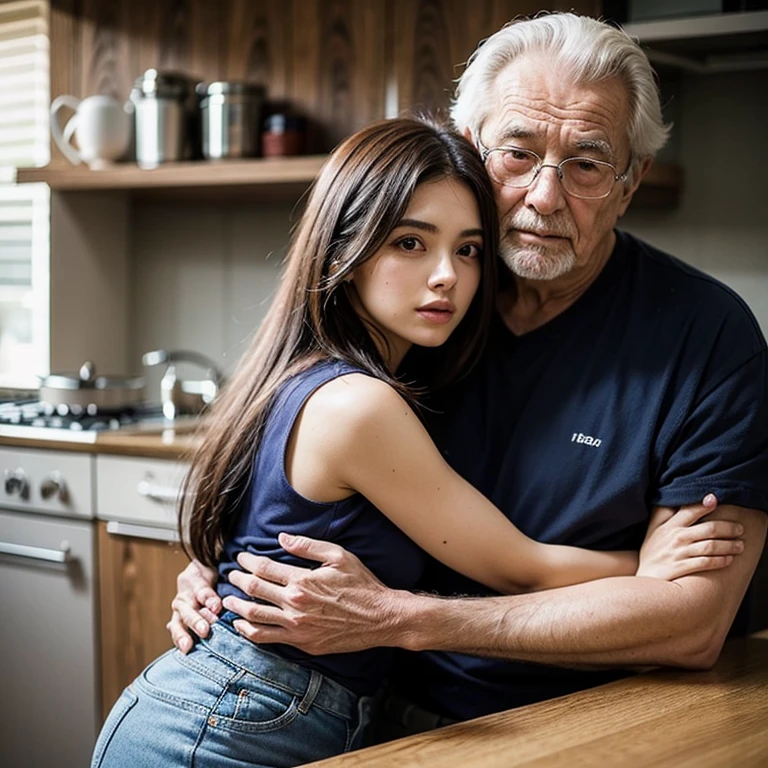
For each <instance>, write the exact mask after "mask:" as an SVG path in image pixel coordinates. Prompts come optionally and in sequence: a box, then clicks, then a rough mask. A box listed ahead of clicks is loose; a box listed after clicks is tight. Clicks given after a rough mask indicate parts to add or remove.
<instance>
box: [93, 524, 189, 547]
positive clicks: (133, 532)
mask: <svg viewBox="0 0 768 768" xmlns="http://www.w3.org/2000/svg"><path fill="white" fill-rule="evenodd" d="M107 533H109V534H111V535H112V536H130V537H132V538H134V539H152V540H153V541H172V542H177V541H178V540H179V534H178V533H177V532H176V531H175V530H173V529H172V528H155V527H154V526H151V525H133V524H132V523H118V522H117V521H115V520H110V521H109V522H108V523H107Z"/></svg>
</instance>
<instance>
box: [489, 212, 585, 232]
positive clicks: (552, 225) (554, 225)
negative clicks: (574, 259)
mask: <svg viewBox="0 0 768 768" xmlns="http://www.w3.org/2000/svg"><path fill="white" fill-rule="evenodd" d="M504 224H505V227H504V229H505V230H509V229H521V230H523V231H525V232H537V233H543V234H546V235H554V236H555V237H573V235H574V234H575V233H574V229H573V226H572V225H571V223H570V222H569V221H568V220H567V219H565V218H563V217H558V216H556V215H553V216H539V215H538V214H537V213H535V212H534V211H532V210H530V209H529V208H520V209H519V210H517V211H515V212H514V213H512V214H510V216H509V218H508V219H506V220H505V222H504Z"/></svg>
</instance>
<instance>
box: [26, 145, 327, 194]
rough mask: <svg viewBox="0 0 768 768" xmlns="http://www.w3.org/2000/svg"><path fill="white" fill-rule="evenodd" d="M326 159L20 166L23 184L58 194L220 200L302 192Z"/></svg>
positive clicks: (321, 157) (309, 157)
mask: <svg viewBox="0 0 768 768" xmlns="http://www.w3.org/2000/svg"><path fill="white" fill-rule="evenodd" d="M325 160H326V156H325V155H311V156H304V157H286V158H270V159H256V160H222V161H215V162H214V161H211V162H208V161H197V162H182V163H166V164H164V165H161V166H160V167H158V168H153V169H151V170H146V169H142V168H139V167H138V166H137V165H134V164H133V163H115V164H114V165H111V166H109V167H108V168H104V169H100V170H91V169H89V168H87V167H86V166H84V165H83V166H56V167H46V168H19V170H18V171H17V176H16V180H17V182H18V183H20V184H30V183H35V182H45V183H46V184H48V186H49V187H50V188H51V191H53V192H94V191H105V192H106V191H110V192H127V193H130V194H131V195H132V196H134V197H140V198H145V197H151V198H165V199H190V198H199V199H213V200H215V199H220V198H232V197H243V198H252V197H254V196H256V197H259V198H263V199H274V198H275V197H277V198H283V199H285V198H289V197H295V196H297V195H298V194H301V193H302V192H303V191H304V190H305V189H306V188H307V187H308V186H309V185H310V184H311V182H312V181H313V179H314V178H315V176H316V175H317V173H318V171H319V170H320V168H321V167H322V165H323V163H324V162H325Z"/></svg>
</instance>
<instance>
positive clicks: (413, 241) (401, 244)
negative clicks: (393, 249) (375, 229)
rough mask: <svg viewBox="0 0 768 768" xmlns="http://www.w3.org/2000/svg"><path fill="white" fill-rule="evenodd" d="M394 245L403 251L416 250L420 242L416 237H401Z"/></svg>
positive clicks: (419, 246)
mask: <svg viewBox="0 0 768 768" xmlns="http://www.w3.org/2000/svg"><path fill="white" fill-rule="evenodd" d="M395 245H397V247H398V248H402V249H403V250H404V251H416V250H419V249H420V248H421V242H420V241H419V239H418V238H417V237H401V238H400V239H399V240H398V241H397V243H395Z"/></svg>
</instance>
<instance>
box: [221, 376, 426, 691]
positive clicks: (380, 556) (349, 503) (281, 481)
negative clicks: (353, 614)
mask: <svg viewBox="0 0 768 768" xmlns="http://www.w3.org/2000/svg"><path fill="white" fill-rule="evenodd" d="M349 373H365V372H364V371H362V370H360V369H358V368H354V367H353V366H351V365H348V364H347V363H343V362H340V361H328V362H323V363H318V364H317V365H315V366H313V367H312V368H310V369H309V370H307V371H305V372H304V373H300V374H298V375H297V376H294V377H293V378H291V379H290V380H289V381H288V382H286V383H285V384H284V385H283V386H282V387H281V389H280V390H279V391H278V393H277V395H276V396H275V400H274V403H273V405H272V407H271V409H270V414H269V416H268V418H267V423H266V426H265V429H264V432H263V436H262V439H261V442H260V443H259V448H258V450H257V452H256V457H255V460H254V467H253V474H252V477H251V482H250V485H249V488H248V493H247V496H246V498H245V501H244V504H243V508H242V511H241V513H240V517H239V519H238V523H237V526H236V529H235V531H234V533H233V536H232V537H231V538H230V540H229V541H228V542H227V544H226V545H225V548H224V553H223V554H222V558H221V562H220V564H219V580H218V585H217V591H218V594H219V595H220V596H221V597H226V596H227V595H235V596H236V597H240V598H243V599H249V598H248V596H247V595H245V594H244V593H243V592H241V591H240V590H239V589H237V587H235V586H234V585H232V584H230V583H229V581H227V575H228V574H229V573H230V572H231V571H233V570H239V567H240V566H239V565H238V564H237V561H236V559H235V558H236V557H237V555H238V554H239V553H240V552H243V551H247V552H252V553H253V554H256V555H265V556H266V557H270V558H272V559H273V560H276V561H279V562H282V563H288V564H290V565H302V566H306V567H316V566H317V563H314V562H312V563H310V562H307V561H304V560H301V559H299V558H296V557H294V556H292V555H289V554H288V553H287V552H286V551H285V550H284V549H282V548H281V547H280V545H279V544H278V542H277V536H278V534H279V533H280V532H281V531H283V532H285V533H291V534H294V535H297V536H299V535H301V536H311V537H312V538H315V539H323V540H325V541H332V542H334V543H335V544H339V545H340V546H342V547H344V548H345V549H346V550H348V551H349V552H352V553H353V554H355V555H357V557H359V558H360V560H362V562H363V563H364V564H365V565H366V566H367V567H368V568H369V569H370V570H371V571H373V573H374V574H375V575H376V576H377V577H378V578H379V579H381V581H383V582H384V583H385V584H386V585H388V586H390V587H393V588H394V589H412V588H413V587H414V586H415V585H416V583H417V581H418V580H419V578H420V577H421V576H422V574H423V572H424V567H425V565H426V562H427V555H426V554H425V553H424V552H423V551H422V550H421V549H419V547H418V546H416V544H414V543H413V542H412V541H411V540H410V539H409V538H408V537H407V536H406V535H405V534H404V533H403V532H402V531H401V530H400V529H399V528H397V527H396V526H395V525H394V523H392V522H390V520H389V519H388V518H387V517H385V516H384V515H383V514H382V513H381V512H379V510H378V509H376V507H374V506H373V505H372V504H371V503H370V502H369V501H368V500H367V499H366V498H365V497H363V496H361V495H360V494H358V493H356V494H354V495H352V496H350V497H348V498H346V499H343V500H342V501H337V502H331V503H325V502H317V501H312V500H310V499H307V498H305V497H304V496H302V495H301V494H299V493H298V492H297V491H296V490H294V488H293V487H292V486H291V484H290V483H289V482H288V478H287V476H286V474H285V452H286V448H287V445H288V438H289V437H290V434H291V430H292V428H293V424H294V422H295V421H296V418H297V416H298V415H299V412H300V411H301V408H302V407H303V405H304V403H305V402H306V401H307V398H308V397H309V396H310V395H311V394H312V393H313V392H314V391H315V390H316V389H317V388H318V387H320V386H322V385H323V384H325V383H327V382H328V381H331V380H332V379H335V378H336V377H338V376H344V375H346V374H349ZM266 647H267V648H268V649H269V650H270V651H271V652H273V653H277V654H279V655H281V656H283V657H284V658H286V659H289V660H291V661H295V662H298V663H300V664H301V665H302V666H305V667H309V668H311V669H316V670H318V671H319V672H322V673H323V674H325V675H328V676H329V677H331V678H333V679H334V680H336V681H337V682H339V683H341V684H342V685H344V686H346V687H347V688H349V689H350V690H352V691H354V692H355V693H357V694H360V695H370V694H372V693H374V692H375V691H376V689H377V688H378V687H379V685H380V684H381V681H382V678H383V677H384V675H385V674H386V673H387V672H388V671H389V668H390V664H391V661H392V653H393V652H392V649H389V648H373V649H371V650H367V651H359V652H357V653H347V654H329V655H326V656H311V655H309V654H307V653H304V652H303V651H300V650H299V649H297V648H293V647H291V646H288V645H270V646H266Z"/></svg>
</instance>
